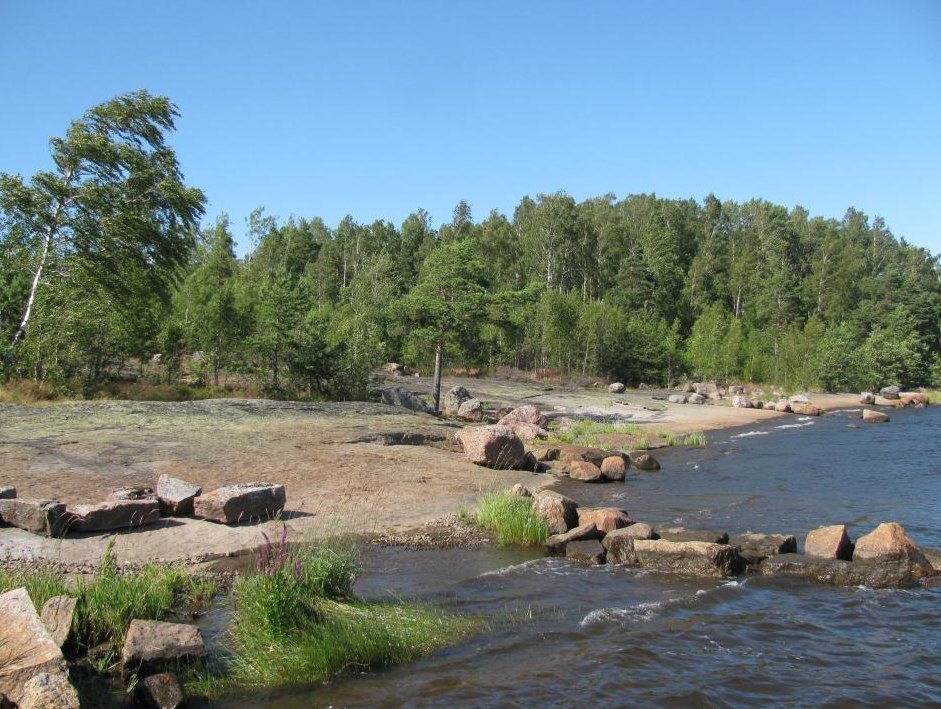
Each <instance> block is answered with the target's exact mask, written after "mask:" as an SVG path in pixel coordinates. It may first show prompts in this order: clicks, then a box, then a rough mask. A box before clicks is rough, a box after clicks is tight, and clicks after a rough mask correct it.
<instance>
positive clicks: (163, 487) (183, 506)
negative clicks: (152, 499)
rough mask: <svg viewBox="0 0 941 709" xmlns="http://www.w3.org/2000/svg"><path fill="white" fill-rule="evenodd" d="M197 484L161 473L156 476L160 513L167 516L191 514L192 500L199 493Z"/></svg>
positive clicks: (200, 489) (200, 492)
mask: <svg viewBox="0 0 941 709" xmlns="http://www.w3.org/2000/svg"><path fill="white" fill-rule="evenodd" d="M202 492H203V489H202V488H201V487H199V485H194V484H193V483H189V482H186V481H185V480H181V479H180V478H176V477H173V476H172V475H167V474H166V473H163V474H162V475H161V476H160V477H158V478H157V500H158V502H159V503H160V513H161V514H163V515H166V516H168V517H182V516H184V515H190V514H193V501H194V500H195V499H196V498H197V497H198V496H199V495H201V494H202Z"/></svg>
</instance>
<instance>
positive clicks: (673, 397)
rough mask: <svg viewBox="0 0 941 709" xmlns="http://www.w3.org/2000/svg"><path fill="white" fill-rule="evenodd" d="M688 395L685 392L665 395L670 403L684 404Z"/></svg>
mask: <svg viewBox="0 0 941 709" xmlns="http://www.w3.org/2000/svg"><path fill="white" fill-rule="evenodd" d="M687 399H689V397H688V396H687V395H686V394H670V396H668V397H667V401H669V402H670V403H671V404H685V403H686V401H687Z"/></svg>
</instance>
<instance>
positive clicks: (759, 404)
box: [748, 399, 765, 409]
mask: <svg viewBox="0 0 941 709" xmlns="http://www.w3.org/2000/svg"><path fill="white" fill-rule="evenodd" d="M748 403H749V404H751V407H752V408H753V409H763V408H764V407H765V403H764V402H763V401H762V400H761V399H749V401H748Z"/></svg>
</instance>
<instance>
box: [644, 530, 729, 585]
mask: <svg viewBox="0 0 941 709" xmlns="http://www.w3.org/2000/svg"><path fill="white" fill-rule="evenodd" d="M633 545H634V556H635V557H636V558H637V563H638V564H639V565H640V566H641V567H643V568H650V569H656V570H658V571H667V572H671V573H679V574H685V575H687V576H721V577H724V576H735V575H736V574H739V573H741V572H742V571H743V570H744V569H745V560H744V559H742V557H741V556H740V555H739V553H738V549H736V548H735V547H733V546H729V545H728V544H710V543H709V542H671V541H667V540H665V539H634V540H633Z"/></svg>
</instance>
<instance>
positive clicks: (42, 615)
mask: <svg viewBox="0 0 941 709" xmlns="http://www.w3.org/2000/svg"><path fill="white" fill-rule="evenodd" d="M76 603H78V599H76V598H72V597H71V596H53V597H52V598H50V599H49V600H48V601H46V602H45V603H44V604H43V607H42V610H41V611H39V619H40V620H41V621H42V624H43V626H45V628H46V630H47V631H48V633H49V636H50V637H51V638H52V639H53V640H54V641H55V643H56V645H58V646H59V647H62V646H63V645H65V643H66V642H67V641H68V639H69V637H70V635H71V633H72V618H73V616H74V615H75V605H76Z"/></svg>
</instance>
